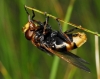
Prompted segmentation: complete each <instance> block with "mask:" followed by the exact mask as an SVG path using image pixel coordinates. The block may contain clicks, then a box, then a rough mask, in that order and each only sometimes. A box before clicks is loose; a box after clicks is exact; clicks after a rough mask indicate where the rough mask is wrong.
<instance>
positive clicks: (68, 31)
mask: <svg viewBox="0 0 100 79" xmlns="http://www.w3.org/2000/svg"><path fill="white" fill-rule="evenodd" d="M76 29H78V28H76V27H75V28H72V29H70V30H67V31H65V32H64V33H65V34H67V33H70V32H72V31H74V30H76Z"/></svg>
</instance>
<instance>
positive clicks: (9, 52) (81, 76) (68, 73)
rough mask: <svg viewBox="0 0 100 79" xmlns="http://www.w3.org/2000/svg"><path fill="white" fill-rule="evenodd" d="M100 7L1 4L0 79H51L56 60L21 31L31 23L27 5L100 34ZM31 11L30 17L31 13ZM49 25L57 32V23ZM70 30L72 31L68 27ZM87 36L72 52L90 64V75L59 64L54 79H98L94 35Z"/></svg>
mask: <svg viewBox="0 0 100 79" xmlns="http://www.w3.org/2000/svg"><path fill="white" fill-rule="evenodd" d="M99 3H100V0H1V1H0V79H50V74H51V70H52V64H53V61H54V57H52V56H49V55H47V54H46V53H45V52H42V51H41V50H39V49H37V48H36V47H35V46H33V45H32V44H31V42H30V41H27V40H26V39H25V37H24V33H23V32H22V27H23V26H24V25H25V24H26V23H27V22H28V18H27V14H26V12H25V10H24V5H27V6H30V7H34V8H36V9H39V10H41V11H44V12H48V13H50V14H52V15H54V16H56V17H59V18H61V19H65V16H67V17H68V18H67V20H69V21H70V22H72V23H74V24H77V25H82V27H84V28H87V29H89V30H92V31H96V32H98V33H100V32H99V31H100V4H99ZM69 6H71V7H72V11H69V14H68V8H69ZM28 11H29V12H30V13H31V10H28ZM35 14H36V17H35V19H36V20H40V21H42V22H43V21H44V20H45V17H44V15H41V14H39V13H37V12H35ZM67 14H68V15H67ZM50 25H51V26H52V28H53V29H56V30H58V25H57V22H56V21H55V20H54V19H52V18H50ZM62 25H63V24H62ZM65 27H66V26H65ZM68 28H73V27H72V26H68ZM64 30H66V29H64ZM79 31H82V30H79ZM85 33H86V34H87V38H88V40H87V42H86V43H85V44H84V45H83V46H82V47H80V48H78V49H77V51H73V52H76V53H77V55H78V56H80V57H82V58H84V59H85V60H86V61H88V62H89V63H90V64H89V65H88V67H89V68H90V70H91V73H88V72H85V71H83V70H80V69H79V68H76V67H74V66H72V65H70V64H68V63H67V62H65V61H63V60H60V61H59V64H58V67H57V72H56V77H55V79H97V73H96V66H95V46H94V45H95V44H94V43H95V42H94V35H93V34H90V33H87V32H85Z"/></svg>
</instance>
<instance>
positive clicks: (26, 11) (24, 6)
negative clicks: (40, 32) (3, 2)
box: [24, 6, 31, 22]
mask: <svg viewBox="0 0 100 79" xmlns="http://www.w3.org/2000/svg"><path fill="white" fill-rule="evenodd" d="M24 8H25V11H26V13H27V15H28V21H29V22H30V20H31V19H30V14H29V13H28V11H27V10H26V7H25V6H24Z"/></svg>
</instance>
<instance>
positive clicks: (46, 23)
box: [43, 13, 49, 34]
mask: <svg viewBox="0 0 100 79" xmlns="http://www.w3.org/2000/svg"><path fill="white" fill-rule="evenodd" d="M45 16H46V20H45V22H44V29H43V34H45V30H46V28H47V25H48V21H49V16H47V13H45Z"/></svg>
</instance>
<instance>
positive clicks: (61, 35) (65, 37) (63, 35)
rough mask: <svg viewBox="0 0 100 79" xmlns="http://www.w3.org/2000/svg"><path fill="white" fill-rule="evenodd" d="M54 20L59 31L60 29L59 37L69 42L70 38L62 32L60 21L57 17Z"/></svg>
mask: <svg viewBox="0 0 100 79" xmlns="http://www.w3.org/2000/svg"><path fill="white" fill-rule="evenodd" d="M56 20H57V22H58V25H59V31H60V34H59V36H60V37H61V38H63V39H64V40H65V41H66V42H67V43H69V44H71V40H70V38H69V37H68V35H67V34H65V33H63V32H62V26H61V24H60V22H59V18H57V19H56Z"/></svg>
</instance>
